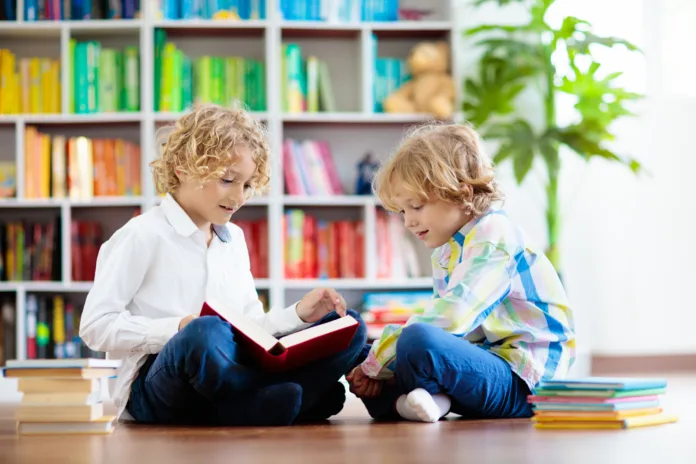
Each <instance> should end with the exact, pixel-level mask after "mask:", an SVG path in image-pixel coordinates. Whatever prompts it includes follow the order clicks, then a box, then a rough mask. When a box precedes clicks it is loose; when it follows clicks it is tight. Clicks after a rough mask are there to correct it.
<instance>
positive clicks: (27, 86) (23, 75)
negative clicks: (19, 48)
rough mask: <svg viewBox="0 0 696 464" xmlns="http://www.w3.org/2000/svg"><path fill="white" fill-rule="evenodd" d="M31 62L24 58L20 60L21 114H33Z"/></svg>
mask: <svg viewBox="0 0 696 464" xmlns="http://www.w3.org/2000/svg"><path fill="white" fill-rule="evenodd" d="M30 63H31V60H30V59H29V58H22V59H20V60H19V81H20V86H21V88H22V93H21V102H20V110H19V111H20V112H21V113H31V95H30V90H31V76H30V72H29V68H30V66H29V64H30Z"/></svg>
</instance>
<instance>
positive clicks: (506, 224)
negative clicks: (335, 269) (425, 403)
mask: <svg viewBox="0 0 696 464" xmlns="http://www.w3.org/2000/svg"><path fill="white" fill-rule="evenodd" d="M432 265H433V279H434V295H433V300H432V301H431V305H430V307H429V308H426V311H425V312H424V314H419V315H415V316H413V317H411V318H410V319H409V320H408V322H407V323H406V326H409V325H411V324H415V323H426V324H431V325H435V326H437V327H441V328H442V329H443V330H446V331H447V332H450V333H452V334H454V335H455V336H457V337H462V338H465V339H466V340H468V341H469V342H471V343H474V344H476V345H478V346H480V347H481V348H483V349H485V350H489V351H491V352H492V353H495V354H497V355H498V356H500V357H502V358H503V359H505V360H506V361H507V362H508V363H509V364H510V367H511V368H512V370H513V371H514V372H515V373H517V374H518V375H519V376H520V377H521V378H522V379H523V380H524V381H525V382H526V383H527V385H528V386H529V387H530V389H532V388H534V387H535V386H536V385H537V384H538V383H539V381H540V380H542V379H543V380H546V379H554V378H561V377H564V376H565V375H566V374H567V372H568V370H569V369H570V367H571V366H572V364H573V361H574V358H575V329H574V323H573V316H572V311H571V308H570V305H569V303H568V299H567V297H566V293H565V290H564V289H563V286H562V284H561V281H560V279H559V277H558V274H557V273H556V270H555V269H554V267H553V265H552V264H551V262H550V261H549V260H548V259H547V258H546V256H545V255H544V254H543V253H540V252H537V251H536V250H534V249H533V248H532V247H531V246H530V245H528V243H527V240H526V238H525V236H524V233H523V232H522V231H521V230H520V229H519V228H518V227H516V226H515V225H514V224H513V223H512V222H511V221H510V219H509V218H508V217H507V215H506V214H505V212H504V211H503V210H497V209H489V210H488V211H486V213H485V214H483V215H482V216H480V217H478V218H475V219H473V220H472V221H470V222H468V223H467V224H466V225H465V226H464V227H462V229H460V230H459V231H458V232H457V233H456V234H455V235H454V236H453V237H452V238H451V239H450V240H449V241H448V242H447V243H446V244H444V245H442V246H441V247H439V248H437V249H435V250H434V252H433V255H432ZM402 329H403V327H402V326H398V325H390V326H387V327H386V328H385V329H384V331H383V332H382V335H381V337H380V339H379V340H378V341H377V342H375V343H374V344H373V346H372V350H371V351H370V354H369V356H368V358H367V359H366V360H365V362H364V363H363V365H362V369H363V371H364V372H365V374H367V375H369V376H370V377H372V378H380V379H385V378H389V377H391V376H393V372H392V370H391V369H390V365H391V364H392V363H393V362H394V359H395V356H396V345H397V342H398V339H399V335H400V334H401V330H402Z"/></svg>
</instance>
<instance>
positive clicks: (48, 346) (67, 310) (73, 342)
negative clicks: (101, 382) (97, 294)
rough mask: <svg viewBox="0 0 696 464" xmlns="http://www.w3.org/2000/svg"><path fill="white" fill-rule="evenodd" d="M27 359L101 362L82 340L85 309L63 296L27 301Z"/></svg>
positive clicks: (29, 297) (42, 297)
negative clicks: (82, 319) (83, 312)
mask: <svg viewBox="0 0 696 464" xmlns="http://www.w3.org/2000/svg"><path fill="white" fill-rule="evenodd" d="M26 311H27V318H26V330H27V332H26V347H27V359H50V358H54V359H61V358H90V357H93V358H101V357H103V353H98V352H96V351H93V350H90V349H89V348H87V346H86V345H85V344H84V342H83V341H82V339H80V337H79V335H78V334H79V327H80V316H81V313H82V311H81V309H80V308H79V307H78V306H77V305H75V304H74V303H73V302H71V301H69V300H66V299H65V297H63V296H62V295H55V296H44V295H35V294H29V295H27V299H26Z"/></svg>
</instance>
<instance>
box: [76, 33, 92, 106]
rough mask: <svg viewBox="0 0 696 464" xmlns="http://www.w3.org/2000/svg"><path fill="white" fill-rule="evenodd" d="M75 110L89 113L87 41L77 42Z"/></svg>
mask: <svg viewBox="0 0 696 464" xmlns="http://www.w3.org/2000/svg"><path fill="white" fill-rule="evenodd" d="M74 93H75V112H76V113H78V114H86V113H89V105H88V100H89V87H88V84H87V43H85V42H80V43H76V44H75V81H74Z"/></svg>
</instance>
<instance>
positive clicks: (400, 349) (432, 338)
mask: <svg viewBox="0 0 696 464" xmlns="http://www.w3.org/2000/svg"><path fill="white" fill-rule="evenodd" d="M441 332H442V329H440V328H438V327H435V326H432V325H430V324H422V323H417V324H412V325H409V326H406V327H404V328H403V329H402V331H401V335H400V336H399V339H398V340H397V342H396V357H397V359H398V358H401V359H406V358H410V357H412V356H413V355H420V354H422V353H425V352H428V351H430V350H431V349H432V348H433V347H434V346H435V345H436V344H437V338H438V336H442V334H441Z"/></svg>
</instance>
